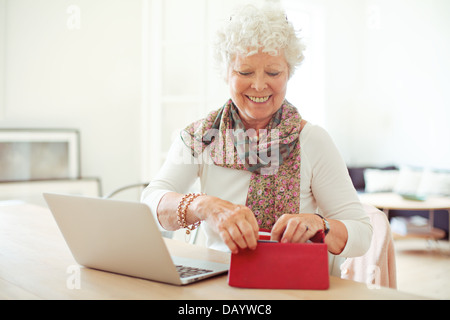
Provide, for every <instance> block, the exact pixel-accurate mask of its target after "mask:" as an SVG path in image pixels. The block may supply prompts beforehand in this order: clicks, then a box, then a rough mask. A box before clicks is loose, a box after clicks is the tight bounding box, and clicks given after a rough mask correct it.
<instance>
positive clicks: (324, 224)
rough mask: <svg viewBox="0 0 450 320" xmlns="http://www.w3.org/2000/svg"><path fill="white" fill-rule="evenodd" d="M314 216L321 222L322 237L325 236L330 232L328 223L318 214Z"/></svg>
mask: <svg viewBox="0 0 450 320" xmlns="http://www.w3.org/2000/svg"><path fill="white" fill-rule="evenodd" d="M316 216H317V217H319V218H320V220H321V222H322V226H323V229H322V230H323V234H324V236H327V234H328V233H329V232H330V223H329V222H328V220H327V219H325V218H324V217H323V216H321V215H320V214H318V213H316Z"/></svg>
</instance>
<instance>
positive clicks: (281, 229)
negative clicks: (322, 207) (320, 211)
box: [271, 213, 323, 243]
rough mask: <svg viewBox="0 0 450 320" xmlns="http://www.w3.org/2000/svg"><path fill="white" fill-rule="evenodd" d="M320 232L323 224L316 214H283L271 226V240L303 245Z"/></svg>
mask: <svg viewBox="0 0 450 320" xmlns="http://www.w3.org/2000/svg"><path fill="white" fill-rule="evenodd" d="M320 230H323V222H322V218H320V217H319V216H318V215H316V214H309V213H302V214H285V215H283V216H281V217H280V218H279V219H278V221H277V222H276V223H275V225H274V226H273V228H272V237H271V240H274V241H278V242H283V243H288V242H290V243H305V242H306V241H308V240H309V239H311V238H312V237H314V235H315V234H316V233H317V232H318V231H320Z"/></svg>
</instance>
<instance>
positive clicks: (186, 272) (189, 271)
mask: <svg viewBox="0 0 450 320" xmlns="http://www.w3.org/2000/svg"><path fill="white" fill-rule="evenodd" d="M175 267H176V268H177V271H178V273H179V274H180V277H181V278H187V277H191V276H196V275H199V274H203V273H208V272H212V270H207V269H201V268H194V267H188V266H181V265H177V266H175Z"/></svg>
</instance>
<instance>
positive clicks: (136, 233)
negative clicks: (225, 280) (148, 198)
mask: <svg viewBox="0 0 450 320" xmlns="http://www.w3.org/2000/svg"><path fill="white" fill-rule="evenodd" d="M44 198H45V200H46V201H47V204H48V206H49V208H50V210H51V212H52V214H53V216H54V218H55V220H56V223H57V224H58V227H59V229H60V230H61V233H62V234H63V236H64V239H65V240H66V242H67V245H68V246H69V248H70V250H71V252H72V255H73V256H74V258H75V260H76V262H77V263H79V264H80V265H82V266H85V267H88V268H92V269H98V270H103V271H108V272H113V273H118V274H123V275H128V276H133V277H137V278H143V279H148V280H154V281H159V282H165V283H170V284H173V285H185V284H188V283H192V282H195V281H198V280H202V279H205V278H208V277H212V276H215V275H218V274H222V273H226V272H227V271H228V268H229V265H228V264H223V263H215V262H209V261H202V260H194V259H188V258H181V257H172V256H170V254H169V251H168V249H167V247H166V245H165V242H164V240H163V238H162V235H161V232H160V230H159V229H158V226H157V224H156V221H155V219H154V217H153V215H152V213H151V212H150V208H149V207H148V206H147V205H145V204H143V203H139V202H124V201H117V200H107V199H99V198H88V197H81V196H68V195H57V194H48V193H47V194H44Z"/></svg>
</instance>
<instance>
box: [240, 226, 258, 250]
mask: <svg viewBox="0 0 450 320" xmlns="http://www.w3.org/2000/svg"><path fill="white" fill-rule="evenodd" d="M238 227H239V230H240V232H241V235H242V237H243V239H244V241H245V243H246V248H249V249H252V250H254V249H256V246H257V244H258V233H256V235H255V231H254V228H253V227H252V225H251V224H250V223H249V222H247V221H240V222H239V223H238ZM241 248H242V247H241ZM242 249H244V248H242Z"/></svg>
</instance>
